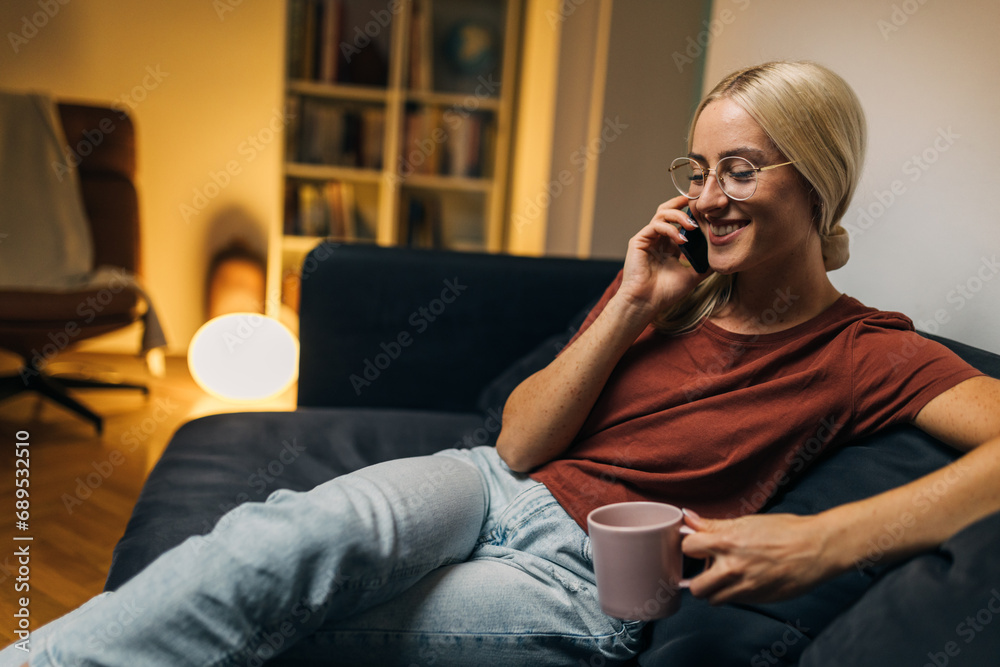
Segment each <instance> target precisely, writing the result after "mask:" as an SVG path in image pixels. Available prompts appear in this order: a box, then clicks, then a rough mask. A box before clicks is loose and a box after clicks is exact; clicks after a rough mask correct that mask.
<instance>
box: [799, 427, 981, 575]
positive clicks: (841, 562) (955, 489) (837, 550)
mask: <svg viewBox="0 0 1000 667" xmlns="http://www.w3.org/2000/svg"><path fill="white" fill-rule="evenodd" d="M996 511H1000V436H998V437H994V438H992V439H991V440H988V441H987V442H985V443H983V444H982V445H980V446H979V447H977V448H975V449H974V450H972V451H971V452H969V453H968V454H966V455H964V456H963V457H962V458H960V459H958V460H957V461H955V462H953V463H951V464H950V465H947V466H945V467H944V468H941V469H940V470H936V471H935V472H933V473H931V474H929V475H926V476H924V477H921V478H920V479H917V480H915V481H913V482H911V483H909V484H906V485H904V486H901V487H899V488H896V489H892V490H891V491H887V492H885V493H882V494H879V495H877V496H873V497H871V498H868V499H866V500H861V501H858V502H854V503H849V504H847V505H842V506H840V507H835V508H833V509H830V510H828V511H826V512H823V513H822V514H820V515H818V516H817V518H819V519H821V520H822V521H824V522H825V523H826V524H827V525H828V527H829V531H828V535H829V536H830V539H829V542H828V547H827V548H828V550H829V557H830V559H831V562H832V564H833V566H834V568H835V570H837V571H847V570H850V569H852V568H857V569H859V570H860V569H863V568H865V567H871V566H873V565H883V564H887V563H892V562H894V561H898V560H901V559H904V558H906V557H908V556H911V555H913V554H916V553H919V552H920V551H924V550H926V549H931V548H934V547H936V546H938V545H939V544H941V543H942V542H944V541H945V540H947V539H948V538H949V537H951V536H952V535H954V534H955V533H957V532H958V531H960V530H961V529H963V528H965V527H966V526H968V525H970V524H972V523H974V522H975V521H977V520H979V519H981V518H983V517H985V516H987V515H989V514H992V513H993V512H996Z"/></svg>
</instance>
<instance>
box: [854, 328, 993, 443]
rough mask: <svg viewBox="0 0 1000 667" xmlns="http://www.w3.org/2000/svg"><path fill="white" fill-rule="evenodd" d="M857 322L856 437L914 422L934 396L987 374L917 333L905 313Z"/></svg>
mask: <svg viewBox="0 0 1000 667" xmlns="http://www.w3.org/2000/svg"><path fill="white" fill-rule="evenodd" d="M855 326H856V331H855V337H854V341H853V348H852V355H853V359H852V363H853V392H854V395H853V397H852V406H853V413H854V422H855V435H862V434H864V433H870V432H872V431H874V430H876V429H879V428H882V427H885V426H889V425H891V424H897V423H911V422H913V420H914V419H916V417H917V413H919V412H920V410H921V409H923V407H924V406H925V405H927V403H928V402H930V400H931V399H933V398H934V397H936V396H938V395H939V394H941V393H943V392H945V391H947V390H948V389H951V388H952V387H954V386H955V385H957V384H959V383H960V382H964V381H965V380H968V379H969V378H973V377H976V376H979V375H985V374H984V373H983V372H981V371H979V370H977V369H976V368H974V367H973V366H971V365H969V364H968V363H967V362H965V361H964V360H963V359H961V358H960V357H959V356H958V355H957V354H955V353H954V352H952V351H951V350H949V349H948V348H947V347H945V346H944V345H942V344H940V343H938V342H936V341H933V340H930V339H928V338H925V337H923V336H921V335H920V334H918V333H917V332H916V331H914V330H913V323H912V322H911V321H910V320H909V318H907V317H905V316H904V315H901V314H898V313H885V312H883V313H879V314H878V315H877V316H876V317H872V318H866V319H865V320H863V321H861V322H858V323H857V324H856V325H855Z"/></svg>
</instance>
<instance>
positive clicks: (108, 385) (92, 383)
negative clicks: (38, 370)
mask: <svg viewBox="0 0 1000 667" xmlns="http://www.w3.org/2000/svg"><path fill="white" fill-rule="evenodd" d="M50 377H51V376H50ZM51 379H52V380H55V381H56V382H58V383H59V384H61V385H63V386H64V387H68V388H70V389H138V390H139V391H141V392H142V393H143V394H145V395H146V396H149V387H147V386H146V385H144V384H132V383H131V382H102V381H101V380H88V379H86V378H70V377H51Z"/></svg>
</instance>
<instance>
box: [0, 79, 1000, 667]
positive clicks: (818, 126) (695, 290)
mask: <svg viewBox="0 0 1000 667" xmlns="http://www.w3.org/2000/svg"><path fill="white" fill-rule="evenodd" d="M789 112H791V113H789ZM689 149H690V150H689V155H688V158H687V161H685V160H680V161H675V164H674V169H673V170H672V173H673V174H674V176H675V181H676V182H677V183H678V184H679V186H678V187H679V189H680V190H681V193H682V196H679V197H677V198H674V199H671V200H670V201H668V202H666V203H664V204H662V205H661V206H660V207H659V209H658V210H657V212H656V214H655V216H654V217H653V219H652V220H651V221H650V223H649V224H648V225H646V227H644V228H643V229H642V230H641V231H640V232H639V233H638V234H637V235H636V236H635V237H633V239H632V240H631V241H630V243H629V248H628V253H627V256H626V259H625V265H624V268H623V270H622V273H621V274H620V276H619V278H618V279H617V280H616V281H615V282H614V284H612V285H611V287H609V289H608V291H607V293H606V294H605V296H604V298H603V299H602V300H601V302H600V303H599V304H598V306H597V307H596V308H595V309H594V311H593V312H592V313H591V314H590V316H589V317H588V319H587V321H586V322H585V323H584V326H583V327H582V328H581V331H580V333H578V334H577V337H576V338H575V339H574V340H573V341H572V342H571V343H570V344H569V345H568V346H567V347H566V348H565V349H564V350H563V351H562V353H561V354H560V355H559V357H558V358H557V359H556V360H555V361H554V362H552V364H550V365H549V366H548V367H547V368H545V369H544V370H542V371H540V372H538V373H537V374H535V375H533V376H532V377H530V378H529V379H527V380H526V381H525V382H524V383H522V384H521V385H520V386H519V387H518V388H517V389H516V390H515V391H514V393H513V394H512V395H511V396H510V398H509V400H508V402H507V405H506V408H505V411H504V423H503V429H502V431H501V433H500V436H499V441H498V443H497V447H496V449H492V448H478V449H473V450H467V451H454V450H452V451H446V452H442V453H440V454H439V455H436V456H431V457H422V458H417V459H408V460H404V461H398V462H390V463H387V464H381V465H378V466H373V467H371V468H367V469H365V470H362V471H359V472H357V473H353V474H351V475H346V476H343V477H340V478H337V479H336V480H332V481H331V482H328V483H326V484H323V485H321V486H319V487H317V488H316V489H314V490H313V491H310V492H308V493H290V492H285V491H280V492H277V493H275V494H274V495H272V496H271V497H270V498H269V499H268V501H267V502H266V503H250V504H245V505H243V506H241V507H239V508H237V509H235V510H233V512H231V513H230V514H229V515H227V516H226V517H225V518H224V519H223V520H222V521H220V524H219V526H217V527H216V529H215V530H214V531H213V532H212V533H211V534H209V535H207V536H202V537H196V538H191V539H190V540H188V541H187V542H185V543H184V544H182V545H181V546H179V547H177V548H176V549H174V550H172V551H170V552H168V553H167V554H164V556H162V557H161V558H160V559H158V560H157V561H156V562H154V563H153V564H152V565H151V566H150V567H149V568H147V570H145V571H144V572H143V573H141V574H140V575H138V576H137V577H136V578H135V579H133V580H132V581H130V582H129V583H127V584H126V585H124V586H123V587H122V588H121V589H119V591H117V592H116V593H113V594H104V595H102V596H99V597H98V598H96V599H95V600H93V601H91V602H90V603H88V604H87V605H85V606H84V607H82V608H81V609H80V610H77V611H76V612H73V613H72V614H70V615H68V616H67V617H64V618H63V619H60V620H59V621H57V622H55V623H53V624H51V625H50V626H48V627H46V628H45V629H43V630H42V631H40V632H39V633H37V635H36V636H35V638H34V642H35V646H34V647H33V648H34V649H35V652H33V653H32V654H31V656H30V659H31V664H32V666H33V667H39V666H40V665H90V664H142V665H161V664H162V665H181V664H195V665H205V664H257V663H256V662H254V661H257V662H259V658H260V657H266V656H267V654H268V651H270V652H271V653H273V652H274V650H276V649H279V648H280V649H281V650H284V649H285V648H288V647H289V646H290V645H292V644H293V643H294V641H295V640H296V639H297V638H298V637H301V636H302V635H303V634H305V633H307V632H311V631H314V630H316V629H317V628H319V627H320V625H322V629H321V630H320V632H321V633H322V634H321V635H320V639H322V640H324V641H328V642H329V644H330V655H331V660H335V659H341V660H343V662H344V664H350V665H359V664H377V665H392V664H400V665H411V664H434V665H450V664H455V665H468V664H492V665H499V664H510V665H527V664H531V665H542V664H556V665H565V664H577V661H579V660H583V661H584V664H587V661H588V660H590V659H591V658H594V659H597V658H600V660H601V661H602V662H604V664H608V663H612V662H615V661H619V660H625V659H628V658H629V657H630V656H632V655H634V654H635V653H636V652H637V651H638V650H640V648H641V645H640V632H639V631H640V630H641V624H640V623H636V622H622V621H619V620H616V619H611V618H608V617H607V616H605V615H604V614H602V613H601V612H600V609H599V607H598V605H597V601H596V591H595V586H594V581H593V571H592V565H591V562H590V552H589V541H588V538H587V536H586V534H585V532H584V530H583V528H582V525H581V523H582V519H583V517H585V515H586V512H587V511H588V509H589V508H591V507H595V506H598V505H601V504H604V503H607V502H614V501H616V500H621V499H629V498H650V499H655V500H662V501H667V502H673V503H676V504H682V505H683V506H685V507H688V508H689V511H688V518H687V521H688V523H689V524H690V525H691V526H692V527H694V528H695V529H696V530H697V531H698V532H697V534H694V535H691V536H689V537H687V538H686V539H685V541H684V550H685V552H686V553H687V554H689V555H691V556H695V557H699V558H706V559H707V560H708V566H707V567H706V569H705V570H704V572H703V573H701V574H700V575H698V576H697V577H695V578H694V579H693V581H692V583H691V591H692V593H693V594H695V595H697V596H702V597H705V598H707V599H709V600H710V601H712V602H717V603H721V602H734V601H751V600H752V601H763V600H772V599H778V598H783V597H789V596H793V595H795V594H797V593H800V592H802V591H804V590H806V589H808V588H809V587H811V586H813V585H815V584H816V583H818V582H819V581H822V580H823V579H826V578H828V577H830V576H832V575H834V574H836V573H838V572H842V571H844V570H847V569H850V568H851V567H853V563H854V562H855V559H856V558H858V557H859V556H860V555H861V554H863V553H864V550H865V545H866V543H867V540H868V539H870V537H871V536H872V535H875V534H877V533H878V531H880V530H881V529H882V528H881V527H882V526H883V525H884V524H885V523H887V522H888V521H889V520H890V519H891V518H892V517H895V516H898V515H899V513H900V512H901V511H904V510H905V509H906V508H907V507H908V506H909V504H910V503H911V502H912V499H913V498H914V497H915V495H916V494H918V493H920V491H921V490H922V489H924V488H927V487H929V486H932V485H933V484H934V482H935V481H936V479H937V477H938V476H939V475H942V474H945V473H944V472H939V473H934V474H932V475H930V476H928V477H927V478H925V479H921V480H918V481H917V482H914V483H913V484H910V485H908V486H905V487H902V488H900V489H896V490H894V491H891V492H889V493H886V494H883V495H880V496H876V497H874V498H872V499H870V500H867V501H864V502H860V503H854V504H851V505H845V506H842V507H838V508H836V509H833V510H830V511H828V512H825V513H823V514H820V515H816V516H810V517H795V516H789V515H765V516H758V515H747V513H748V512H752V511H754V510H756V509H758V508H759V506H760V504H761V503H762V500H759V499H758V498H757V496H756V495H754V494H753V493H751V491H752V490H756V489H757V488H758V487H757V486H756V482H758V481H764V480H776V481H775V482H774V483H775V484H776V485H777V484H779V483H781V480H786V479H787V478H789V477H790V475H792V474H794V473H795V472H796V471H797V470H798V469H800V468H801V465H798V464H800V463H801V461H799V460H798V459H797V458H796V456H797V455H799V454H800V453H801V451H802V446H803V445H802V443H803V442H804V441H806V440H807V439H808V438H809V437H810V436H811V435H813V434H814V433H815V432H816V427H817V425H820V424H824V425H825V428H826V432H827V436H828V437H825V438H824V440H825V441H826V442H827V446H836V445H837V444H838V443H840V442H843V441H844V440H846V439H848V438H850V437H854V436H857V435H861V434H863V433H866V432H870V431H872V430H875V429H877V428H879V427H880V426H882V425H886V424H889V423H892V422H896V421H907V420H910V421H913V422H914V423H916V424H917V425H918V426H920V427H921V428H923V429H924V430H926V431H928V432H930V433H932V434H933V435H935V436H937V437H939V438H941V439H943V440H945V441H947V442H950V443H951V444H953V445H955V446H957V447H960V448H962V449H967V450H974V451H971V452H970V453H969V454H967V455H966V456H965V458H964V460H965V461H967V462H968V463H970V464H973V465H970V466H967V469H966V472H965V473H964V474H963V475H961V476H959V478H958V479H959V481H957V482H956V481H954V480H953V479H952V481H951V482H950V495H949V496H948V497H947V498H944V499H942V500H941V501H940V502H938V503H937V504H936V505H935V506H934V507H933V508H932V510H931V511H930V512H928V513H927V514H926V515H925V516H924V517H923V518H922V520H921V522H920V523H918V524H917V525H915V526H914V527H913V528H912V529H910V530H909V531H908V532H907V533H905V534H904V535H903V536H902V537H901V538H900V539H899V540H898V541H897V542H896V543H895V544H894V546H893V547H892V548H891V550H890V551H891V553H889V554H887V556H886V557H887V558H902V557H905V556H907V555H909V554H912V553H915V552H917V551H920V550H922V549H927V548H930V547H933V546H934V545H937V544H939V543H940V542H942V541H943V540H944V539H946V538H947V537H949V536H950V535H952V534H953V533H955V532H956V531H958V530H960V529H961V528H962V527H963V526H965V525H968V524H969V523H971V522H973V521H975V520H976V519H978V518H980V517H982V516H985V515H986V514H988V513H991V512H994V511H996V510H998V509H1000V493H998V491H996V488H997V485H996V484H995V479H996V476H997V473H998V471H1000V437H998V434H1000V382H998V381H995V380H991V379H988V378H985V377H982V376H981V374H979V373H977V372H976V371H975V370H974V369H972V368H970V367H969V366H967V365H966V364H964V363H963V362H961V361H960V360H958V359H957V358H955V357H954V356H953V355H951V354H950V353H948V352H947V351H945V350H943V349H942V348H940V347H939V346H936V345H929V344H928V345H923V346H920V347H918V348H916V349H917V352H916V354H915V355H914V356H913V357H912V358H911V360H910V362H909V363H908V364H906V365H905V367H904V368H902V369H900V368H896V367H893V366H892V365H891V364H888V363H886V362H885V357H884V353H885V352H886V351H887V350H890V351H891V350H893V349H895V346H900V345H904V344H906V343H907V342H910V341H912V339H911V337H912V336H915V335H916V334H914V333H912V331H910V330H909V329H910V328H911V325H910V324H909V321H908V320H906V319H905V318H903V317H902V316H899V315H896V314H892V313H880V312H878V311H874V310H871V309H867V308H865V307H864V306H862V305H861V304H859V303H857V302H856V301H854V300H853V299H850V298H849V297H847V296H845V295H841V294H839V293H838V292H837V291H836V289H834V287H833V286H832V285H831V284H830V282H829V280H828V279H827V276H826V270H827V269H830V268H836V267H838V266H839V265H841V264H843V262H844V261H846V237H844V235H843V233H842V230H841V229H840V228H839V226H837V222H838V220H839V219H840V217H841V216H842V215H843V213H844V211H845V209H846V207H847V205H848V203H849V201H850V198H851V195H852V193H853V190H854V187H855V184H856V182H857V178H858V172H859V171H860V168H861V162H862V157H863V150H864V121H863V117H862V114H861V112H860V108H859V105H858V103H857V100H856V98H855V97H854V95H853V93H852V92H851V91H850V89H849V88H848V87H847V85H846V84H844V83H843V81H841V80H840V78H839V77H837V76H836V75H834V74H833V73H831V72H829V71H828V70H826V69H824V68H821V67H818V66H816V65H811V64H803V63H771V64H766V65H762V66H759V67H755V68H749V69H747V70H743V71H741V72H737V73H735V74H733V75H731V76H730V77H728V78H727V79H726V80H724V81H723V82H722V83H720V84H719V86H718V87H716V89H715V90H714V91H713V92H712V93H711V94H710V95H709V96H708V97H707V98H706V100H705V101H704V102H703V103H702V105H701V106H700V107H699V109H698V111H697V113H696V115H695V119H694V122H693V124H692V132H691V136H690V142H689ZM685 206H690V211H691V215H692V216H693V218H694V219H690V218H689V217H688V216H687V215H686V214H685V213H684V212H683V211H682V209H683V208H684V207H685ZM696 227H700V229H701V230H702V231H703V232H704V233H705V235H706V236H707V237H708V239H709V242H710V243H709V251H708V260H709V262H710V265H711V268H712V270H713V271H712V272H710V273H708V274H705V275H699V274H697V273H695V272H694V271H693V270H692V269H691V268H690V266H688V265H686V262H684V261H682V259H681V257H680V252H679V247H680V246H681V245H683V244H684V243H686V239H685V237H684V236H683V235H682V233H681V230H694V229H695V228H696ZM706 276H707V277H706ZM845 360H850V361H849V363H846V362H845ZM845 387H846V390H845ZM775 411H781V419H776V418H775V416H774V413H775ZM775 423H777V427H775ZM501 457H502V461H501ZM526 473H530V474H526ZM991 481H992V482H993V483H991ZM701 514H704V515H705V517H706V518H702V517H701V516H700V515H701ZM730 515H732V516H736V517H737V518H725V517H727V516H730ZM739 515H746V516H739ZM708 517H712V518H708ZM111 627H113V628H114V633H111V632H109V630H108V629H109V628H111ZM275 637H277V639H278V640H280V641H277V640H275V639H274V638H275ZM265 641H266V645H265ZM276 644H277V645H276ZM265 649H267V650H265ZM2 656H3V658H4V659H5V660H7V661H8V662H9V664H19V663H20V661H21V660H23V657H24V656H23V655H18V654H15V653H14V652H13V651H12V650H11V649H8V650H7V651H5V652H4V653H3V654H2ZM18 658H19V659H20V660H17V659H18ZM15 660H17V662H14V661H15ZM4 664H8V663H7V662H5V663H4Z"/></svg>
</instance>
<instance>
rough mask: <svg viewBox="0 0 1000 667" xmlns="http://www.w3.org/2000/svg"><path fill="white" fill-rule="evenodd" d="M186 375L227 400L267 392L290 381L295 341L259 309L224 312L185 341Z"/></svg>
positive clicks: (294, 366)
mask: <svg viewBox="0 0 1000 667" xmlns="http://www.w3.org/2000/svg"><path fill="white" fill-rule="evenodd" d="M188 368H189V369H190V371H191V377H193V378H194V381H195V382H197V383H198V386H200V387H201V388H202V389H204V390H205V391H206V392H208V393H209V394H211V395H212V396H215V397H217V398H221V399H223V400H227V401H237V402H243V401H260V400H265V399H268V398H273V397H274V396H277V395H279V394H281V393H282V392H284V391H285V390H286V389H288V387H290V386H291V384H292V383H293V382H295V380H296V378H297V377H298V368H299V342H298V340H297V339H296V338H295V336H294V335H293V334H292V332H291V331H289V330H288V328H287V327H285V325H283V324H282V323H281V322H279V321H277V320H275V319H272V318H270V317H266V316H264V315H261V314H260V313H229V314H226V315H220V316H219V317H216V318H214V319H212V320H209V321H208V322H206V323H205V324H204V325H202V327H201V328H200V329H198V331H197V332H196V333H195V335H194V337H193V338H192V339H191V345H190V346H189V347H188Z"/></svg>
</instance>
